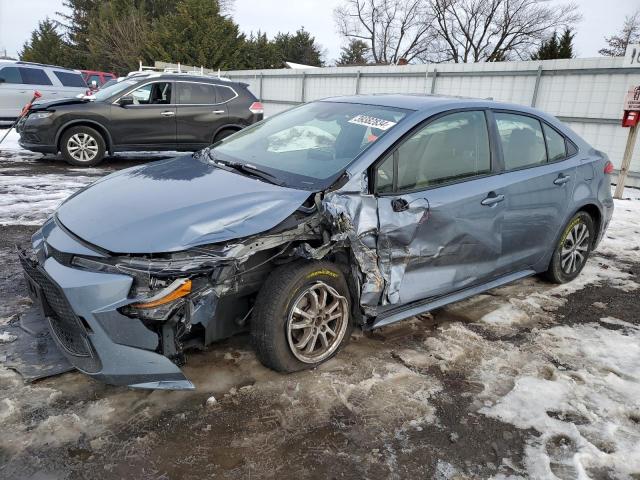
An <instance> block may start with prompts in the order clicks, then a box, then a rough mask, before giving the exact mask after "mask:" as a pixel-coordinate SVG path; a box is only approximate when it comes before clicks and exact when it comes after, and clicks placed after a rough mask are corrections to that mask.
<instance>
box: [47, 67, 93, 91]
mask: <svg viewBox="0 0 640 480" xmlns="http://www.w3.org/2000/svg"><path fill="white" fill-rule="evenodd" d="M53 74H54V75H55V76H56V77H58V80H60V83H62V86H63V87H78V88H86V87H87V84H86V83H85V82H84V78H82V75H80V74H79V73H72V72H60V71H57V70H54V71H53Z"/></svg>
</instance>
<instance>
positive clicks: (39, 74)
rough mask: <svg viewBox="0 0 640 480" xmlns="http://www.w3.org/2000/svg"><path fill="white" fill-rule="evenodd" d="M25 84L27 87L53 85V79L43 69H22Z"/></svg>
mask: <svg viewBox="0 0 640 480" xmlns="http://www.w3.org/2000/svg"><path fill="white" fill-rule="evenodd" d="M20 75H22V80H23V83H26V84H27V85H53V83H51V79H50V78H49V76H48V75H47V74H46V73H45V71H44V70H43V69H41V68H26V67H20Z"/></svg>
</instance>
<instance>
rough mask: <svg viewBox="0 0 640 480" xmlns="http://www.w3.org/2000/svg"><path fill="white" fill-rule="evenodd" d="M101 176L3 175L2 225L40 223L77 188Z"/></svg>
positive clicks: (0, 188) (0, 195) (0, 189)
mask: <svg viewBox="0 0 640 480" xmlns="http://www.w3.org/2000/svg"><path fill="white" fill-rule="evenodd" d="M97 178H98V177H95V176H86V175H79V176H76V177H71V176H67V175H55V174H46V175H39V176H25V175H0V225H16V224H21V225H39V224H41V223H42V222H44V220H46V219H47V218H48V217H49V216H51V214H53V212H54V211H55V209H56V208H58V206H59V205H60V204H61V203H62V202H63V201H64V200H65V199H66V198H67V197H69V196H70V195H72V194H73V193H74V192H75V191H76V190H78V189H79V188H82V187H84V186H86V185H88V184H90V183H91V182H93V181H95V180H96V179H97Z"/></svg>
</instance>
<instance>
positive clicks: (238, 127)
mask: <svg viewBox="0 0 640 480" xmlns="http://www.w3.org/2000/svg"><path fill="white" fill-rule="evenodd" d="M245 126H246V125H241V124H239V123H228V124H226V125H222V126H221V127H218V128H217V129H216V130H215V131H214V132H213V135H212V136H211V143H214V142H215V141H216V137H217V136H218V134H219V133H220V132H222V131H224V130H231V131H233V132H239V131H240V130H242V129H243V128H244V127H245Z"/></svg>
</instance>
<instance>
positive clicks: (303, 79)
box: [300, 72, 307, 103]
mask: <svg viewBox="0 0 640 480" xmlns="http://www.w3.org/2000/svg"><path fill="white" fill-rule="evenodd" d="M306 79H307V72H302V88H301V89H300V102H301V103H304V87H305V83H306V82H305V80H306Z"/></svg>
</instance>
